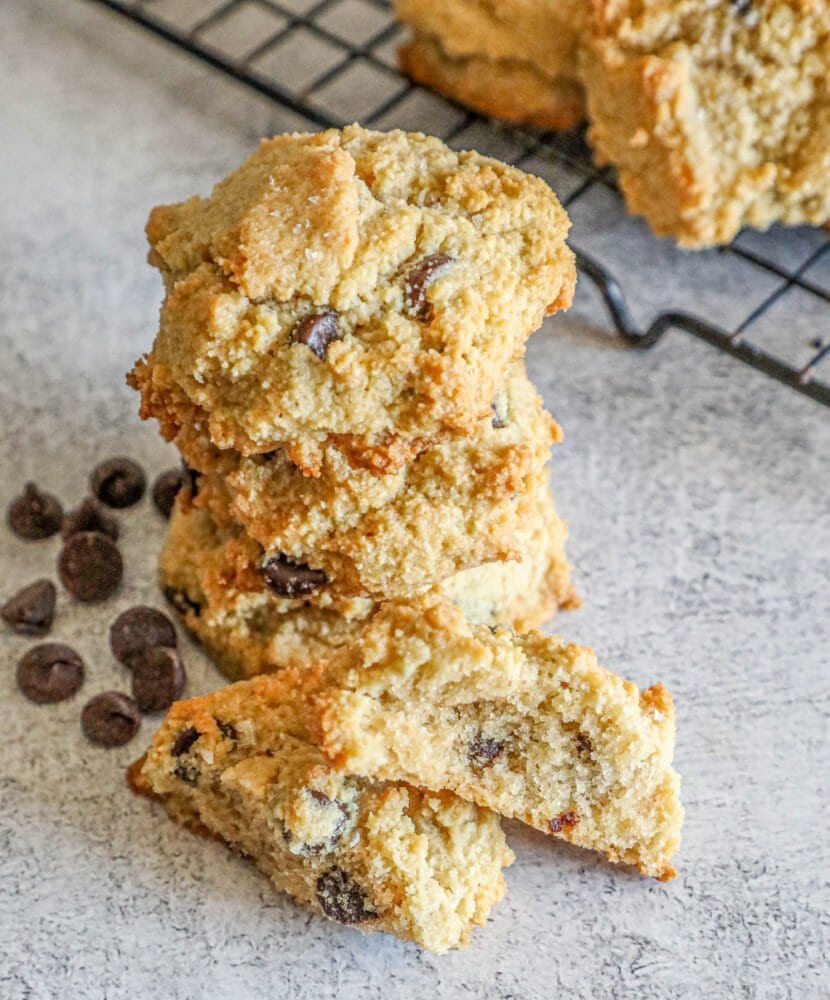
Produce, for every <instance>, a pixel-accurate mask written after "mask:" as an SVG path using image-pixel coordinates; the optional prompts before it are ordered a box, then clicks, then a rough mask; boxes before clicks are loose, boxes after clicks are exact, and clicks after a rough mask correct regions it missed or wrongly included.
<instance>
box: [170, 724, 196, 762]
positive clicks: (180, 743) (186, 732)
mask: <svg viewBox="0 0 830 1000" xmlns="http://www.w3.org/2000/svg"><path fill="white" fill-rule="evenodd" d="M200 735H201V733H200V732H199V730H198V729H197V728H196V727H195V726H188V727H187V729H182V730H181V731H180V732H179V733H178V734H177V736H176V738H175V739H174V740H173V746H172V747H170V753H171V754H172V755H173V756H174V757H181V755H182V754H183V753H187V751H188V750H189V749H190V748H191V747H192V746H193V744H194V743H195V742H196V740H198V739H199V736H200Z"/></svg>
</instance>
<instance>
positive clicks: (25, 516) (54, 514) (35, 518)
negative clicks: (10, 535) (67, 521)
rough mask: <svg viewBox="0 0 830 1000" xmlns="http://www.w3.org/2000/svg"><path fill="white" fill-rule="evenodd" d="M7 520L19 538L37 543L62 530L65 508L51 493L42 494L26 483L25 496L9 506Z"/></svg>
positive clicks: (32, 484) (16, 499)
mask: <svg viewBox="0 0 830 1000" xmlns="http://www.w3.org/2000/svg"><path fill="white" fill-rule="evenodd" d="M6 519H7V521H8V522H9V527H10V528H11V529H12V531H13V532H14V533H15V534H16V535H17V536H18V537H19V538H25V539H27V541H30V542H37V541H40V540H41V539H42V538H49V537H51V536H52V535H54V534H55V532H57V531H59V530H60V526H61V522H62V521H63V507H61V505H60V501H59V500H57V499H56V498H55V497H53V496H52V495H51V493H41V492H40V490H39V489H38V488H37V486H35V484H34V483H26V485H25V486H24V487H23V495H22V496H19V497H15V499H14V500H12V502H11V503H10V504H9V509H8V510H7V511H6Z"/></svg>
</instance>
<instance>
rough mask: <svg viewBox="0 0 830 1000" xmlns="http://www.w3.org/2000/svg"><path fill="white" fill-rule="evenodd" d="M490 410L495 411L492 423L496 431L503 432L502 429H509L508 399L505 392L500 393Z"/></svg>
mask: <svg viewBox="0 0 830 1000" xmlns="http://www.w3.org/2000/svg"><path fill="white" fill-rule="evenodd" d="M490 408H491V409H492V411H493V419H492V420H491V421H490V423H491V424H492V425H493V427H495V428H496V430H501V428H502V427H507V423H508V420H507V399H506V397H505V395H504V393H503V392H500V393H499V394H498V396H496V398H495V399H494V400H493V402H492V403H491V404H490Z"/></svg>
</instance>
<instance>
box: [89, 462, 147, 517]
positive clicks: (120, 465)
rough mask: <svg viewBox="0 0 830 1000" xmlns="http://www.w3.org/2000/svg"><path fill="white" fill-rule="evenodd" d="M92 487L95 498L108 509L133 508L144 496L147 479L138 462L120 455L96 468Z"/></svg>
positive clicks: (91, 478) (91, 483) (93, 472)
mask: <svg viewBox="0 0 830 1000" xmlns="http://www.w3.org/2000/svg"><path fill="white" fill-rule="evenodd" d="M90 486H91V488H92V492H93V493H94V494H95V496H96V497H97V498H98V499H99V500H100V501H101V502H102V503H105V504H106V505H107V506H108V507H118V508H122V507H132V505H133V504H134V503H138V501H139V500H140V499H141V498H142V497H143V496H144V491H145V490H146V489H147V477H146V476H145V475H144V470H143V469H142V468H141V466H140V465H139V464H138V462H134V461H133V460H132V459H131V458H126V457H125V456H123V455H119V456H117V457H116V458H108V459H107V460H106V461H105V462H101V463H100V465H96V466H95V468H94V469H93V470H92V475H91V477H90Z"/></svg>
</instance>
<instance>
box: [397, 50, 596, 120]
mask: <svg viewBox="0 0 830 1000" xmlns="http://www.w3.org/2000/svg"><path fill="white" fill-rule="evenodd" d="M398 58H399V61H400V65H401V69H402V70H403V72H404V73H406V75H407V76H411V77H412V79H413V80H415V81H416V82H417V83H421V84H423V85H424V86H426V87H431V88H432V89H433V90H437V91H439V92H440V93H442V94H444V95H445V96H447V97H450V98H452V100H454V101H458V103H459V104H466V105H467V106H468V107H470V108H473V109H474V110H476V111H478V112H480V113H481V114H483V115H489V116H490V117H492V118H504V119H506V120H507V121H514V122H524V123H527V124H529V125H537V126H539V127H540V128H552V129H566V128H573V127H574V126H575V125H578V124H579V122H580V121H582V119H583V118H584V117H585V95H584V92H583V89H582V86H581V85H580V84H579V82H578V81H577V80H575V79H573V78H571V77H564V76H562V77H555V78H551V77H549V76H548V75H547V74H546V73H544V72H541V71H540V70H539V69H538V67H537V66H535V65H534V64H533V63H531V62H527V61H526V60H524V59H519V58H514V59H492V58H490V57H489V56H486V55H474V54H470V55H452V54H450V53H449V52H447V50H446V49H445V48H444V46H443V44H442V39H441V38H440V37H436V36H434V35H427V34H423V33H421V32H416V33H415V34H414V36H413V37H412V38H411V39H410V40H409V41H408V42H406V43H405V44H404V45H402V46H401V48H400V50H399V52H398Z"/></svg>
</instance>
